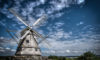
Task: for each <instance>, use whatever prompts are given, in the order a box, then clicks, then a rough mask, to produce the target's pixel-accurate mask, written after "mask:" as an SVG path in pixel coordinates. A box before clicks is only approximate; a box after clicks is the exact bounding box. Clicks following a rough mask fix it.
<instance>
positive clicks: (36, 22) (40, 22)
mask: <svg viewBox="0 0 100 60" xmlns="http://www.w3.org/2000/svg"><path fill="white" fill-rule="evenodd" d="M45 20H47V16H46V15H45V14H44V15H43V16H42V17H40V18H39V19H37V21H35V23H34V24H33V27H35V26H39V25H40V24H42V23H43V22H44V21H45Z"/></svg>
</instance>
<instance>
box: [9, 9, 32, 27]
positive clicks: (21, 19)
mask: <svg viewBox="0 0 100 60" xmlns="http://www.w3.org/2000/svg"><path fill="white" fill-rule="evenodd" d="M9 11H10V12H11V13H13V14H14V15H15V16H16V17H17V18H18V20H19V21H21V22H22V23H23V24H25V25H26V26H27V27H30V26H29V25H28V24H27V23H26V22H24V19H23V18H22V17H21V16H20V15H19V14H18V13H17V12H15V11H14V10H13V9H12V8H10V9H9Z"/></svg>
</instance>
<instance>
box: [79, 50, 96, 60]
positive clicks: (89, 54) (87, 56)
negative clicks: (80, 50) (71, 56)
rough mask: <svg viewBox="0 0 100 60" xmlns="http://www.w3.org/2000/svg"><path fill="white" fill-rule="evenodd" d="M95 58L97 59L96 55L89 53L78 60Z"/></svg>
mask: <svg viewBox="0 0 100 60" xmlns="http://www.w3.org/2000/svg"><path fill="white" fill-rule="evenodd" d="M95 58H96V55H95V54H93V53H92V52H90V51H89V52H86V53H84V54H83V55H81V56H79V57H78V58H77V59H78V60H94V59H95Z"/></svg>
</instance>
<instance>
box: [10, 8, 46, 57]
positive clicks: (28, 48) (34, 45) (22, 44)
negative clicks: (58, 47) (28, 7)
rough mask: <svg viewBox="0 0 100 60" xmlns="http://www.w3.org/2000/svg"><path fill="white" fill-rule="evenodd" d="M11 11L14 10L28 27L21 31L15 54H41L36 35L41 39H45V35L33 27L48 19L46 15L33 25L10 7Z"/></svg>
mask: <svg viewBox="0 0 100 60" xmlns="http://www.w3.org/2000/svg"><path fill="white" fill-rule="evenodd" d="M9 11H10V12H12V13H13V14H14V15H15V16H16V17H17V18H18V19H19V21H21V22H22V23H23V24H24V25H25V26H26V28H25V29H23V30H22V31H21V33H20V35H21V38H19V40H20V41H19V43H18V47H17V50H16V53H15V55H16V56H17V55H18V56H41V51H40V48H39V47H38V44H39V43H38V42H37V39H36V38H35V37H38V38H41V39H42V40H41V41H44V40H45V39H44V37H43V36H42V35H40V34H39V33H38V32H36V31H35V30H33V27H35V26H37V25H38V24H39V23H40V21H43V20H45V19H46V16H45V15H44V16H42V17H40V18H39V19H38V20H37V21H36V22H35V23H34V24H33V26H29V25H28V24H27V23H26V22H25V21H24V19H23V18H22V17H21V16H19V14H18V13H16V12H15V11H14V10H13V9H9Z"/></svg>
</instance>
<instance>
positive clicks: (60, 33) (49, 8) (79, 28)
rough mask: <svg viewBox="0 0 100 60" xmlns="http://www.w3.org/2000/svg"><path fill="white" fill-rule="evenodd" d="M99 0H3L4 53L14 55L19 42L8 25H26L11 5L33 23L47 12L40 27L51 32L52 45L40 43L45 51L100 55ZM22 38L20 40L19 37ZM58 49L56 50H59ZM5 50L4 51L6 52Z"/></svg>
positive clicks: (0, 48) (0, 33)
mask: <svg viewBox="0 0 100 60" xmlns="http://www.w3.org/2000/svg"><path fill="white" fill-rule="evenodd" d="M99 2H100V1H98V0H95V1H93V0H76V2H75V0H48V1H47V0H36V1H34V0H20V1H18V0H11V1H6V0H3V1H2V0H0V55H13V54H14V52H15V51H16V47H17V44H16V42H15V41H14V40H11V37H10V36H9V35H8V34H7V32H6V29H5V27H8V28H9V29H10V30H17V34H19V32H20V31H21V30H22V29H24V28H25V27H26V26H25V25H24V24H23V23H21V22H20V21H19V20H18V19H17V18H16V17H15V16H14V15H13V14H11V13H10V12H9V11H8V8H13V9H14V10H15V11H17V12H18V13H20V15H21V16H22V17H23V18H24V19H25V22H27V23H28V24H30V25H32V24H33V23H34V22H35V21H36V19H38V18H39V17H40V16H42V15H43V14H47V16H48V19H47V21H46V22H45V23H44V24H42V25H41V26H40V27H39V28H35V27H34V29H35V30H37V31H38V32H39V33H40V34H42V35H44V36H46V35H48V38H47V41H48V42H49V43H50V45H51V46H50V47H49V48H48V46H47V45H46V44H44V43H41V44H40V45H39V46H40V48H41V51H42V53H43V55H60V56H77V55H81V54H82V53H84V52H86V51H92V52H94V53H95V54H97V55H100V54H99V53H100V51H99V50H100V47H99V45H100V32H99V31H100V28H99V27H100V12H99V11H100V7H99ZM18 41H19V40H18ZM55 51H56V52H55ZM2 53H3V54H2Z"/></svg>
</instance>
